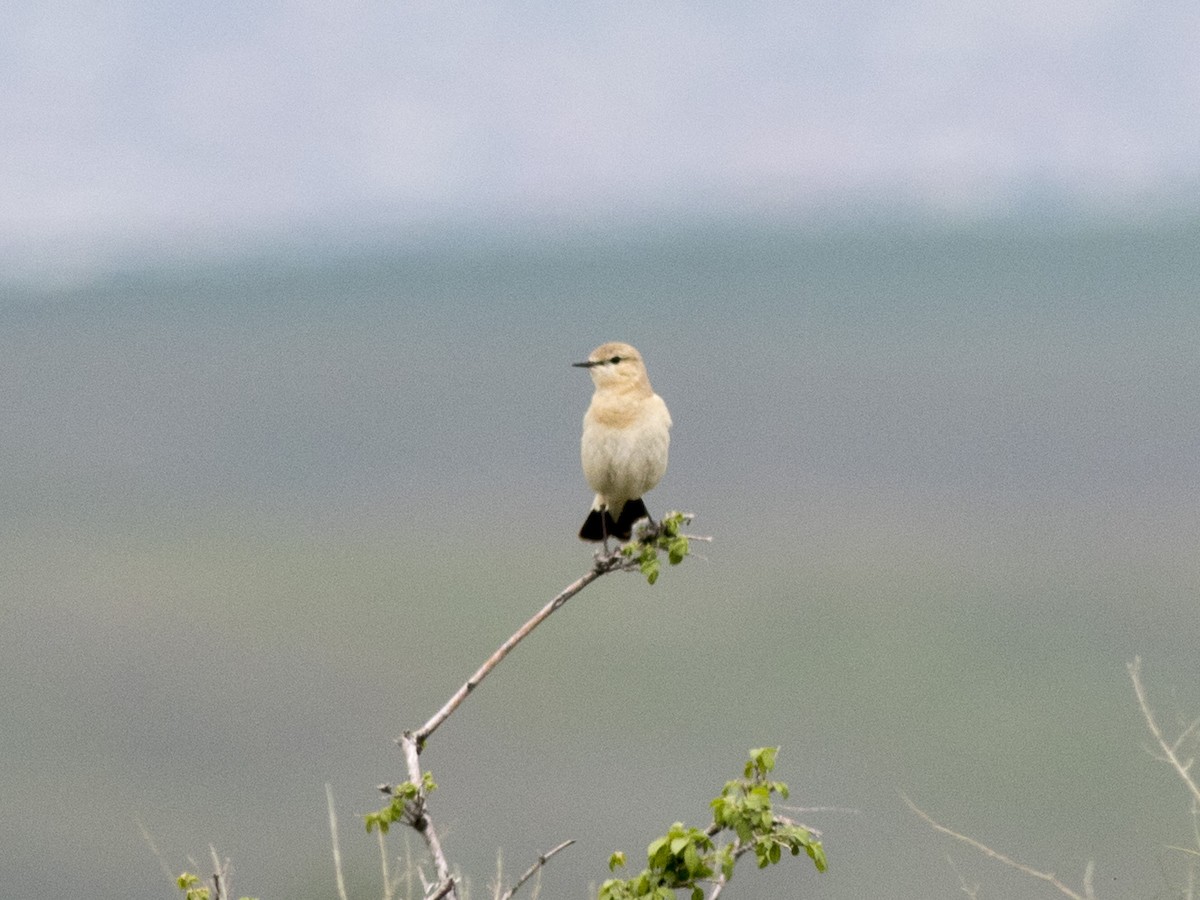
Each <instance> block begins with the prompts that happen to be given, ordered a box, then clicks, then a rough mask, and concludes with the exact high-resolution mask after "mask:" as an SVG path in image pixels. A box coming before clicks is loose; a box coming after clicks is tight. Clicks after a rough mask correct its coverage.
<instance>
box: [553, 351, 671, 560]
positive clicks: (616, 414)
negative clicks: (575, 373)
mask: <svg viewBox="0 0 1200 900" xmlns="http://www.w3.org/2000/svg"><path fill="white" fill-rule="evenodd" d="M572 365H574V366H579V367H581V368H585V369H587V370H588V372H589V373H590V374H591V376H592V381H593V382H594V383H595V385H596V391H595V393H593V394H592V402H591V404H590V405H589V406H588V408H587V413H586V414H585V415H584V417H583V438H582V439H581V441H580V460H581V461H582V463H583V474H584V477H585V478H586V479H587V483H588V485H589V486H590V487H591V489H592V490H593V491H595V492H596V499H595V501H594V502H593V503H592V509H591V511H590V512H589V513H588V517H587V519H586V520H585V521H584V523H583V527H582V528H581V529H579V537H580V539H581V540H585V541H603V542H604V543H605V545H607V544H608V539H609V538H610V537H613V538H618V539H620V540H628V539H629V537H630V535H631V534H632V533H633V523H634V522H636V521H637V520H638V519H642V518H649V516H650V514H649V512H648V511H647V510H646V504H645V503H644V502H643V501H642V495H643V494H645V493H646V492H647V491H649V490H650V489H651V488H652V487H654V486H655V485H656V484H658V482H659V480H661V479H662V477H663V474H664V473H665V472H666V471H667V448H668V446H669V445H670V442H671V435H670V428H671V414H670V413H669V412H667V404H666V403H665V402H663V398H662V397H660V396H658V394H656V393H654V389H653V388H652V387H650V379H649V377H647V375H646V366H645V364H644V363H643V362H642V356H641V354H640V353H638V352H637V350H635V349H634V348H633V347H631V346H630V345H629V344H623V343H620V342H615V341H614V342H610V343H607V344H601V345H600V346H599V347H597V348H596V349H595V350H593V351H592V352H591V355H590V356H588V358H587V361H586V362H579V363H572ZM652 521H653V520H652Z"/></svg>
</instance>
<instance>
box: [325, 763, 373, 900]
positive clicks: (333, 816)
mask: <svg viewBox="0 0 1200 900" xmlns="http://www.w3.org/2000/svg"><path fill="white" fill-rule="evenodd" d="M325 803H326V805H327V806H328V807H329V837H330V840H332V841H333V870H334V872H335V873H336V874H337V891H338V897H339V898H340V900H347V897H346V880H345V878H343V877H342V848H341V847H340V846H338V827H337V813H336V812H334V809H333V787H332V786H331V785H330V784H329V782H328V781H327V782H325ZM381 833H382V830H381Z"/></svg>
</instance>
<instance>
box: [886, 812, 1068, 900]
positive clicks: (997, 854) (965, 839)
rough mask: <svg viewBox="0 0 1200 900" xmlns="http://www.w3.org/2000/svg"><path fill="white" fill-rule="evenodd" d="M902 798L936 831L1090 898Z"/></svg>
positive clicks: (1000, 860)
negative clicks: (947, 824) (955, 828)
mask: <svg viewBox="0 0 1200 900" xmlns="http://www.w3.org/2000/svg"><path fill="white" fill-rule="evenodd" d="M900 799H902V800H903V801H904V802H905V803H907V804H908V808H909V809H911V810H912V811H913V812H915V813H916V814H917V815H918V816H920V817H921V818H922V819H924V820H925V821H926V822H927V823H929V825H930V826H931V827H932V828H933V829H934V830H935V831H940V832H941V833H942V834H945V835H949V836H950V837H952V838H954V839H955V840H956V841H962V842H963V843H964V844H966V845H968V846H970V847H974V848H975V849H976V850H978V851H979V852H980V853H982V854H983V855H984V856H987V857H990V858H991V859H994V860H996V861H997V862H1001V863H1004V865H1006V866H1009V867H1010V868H1013V869H1016V870H1017V871H1018V872H1023V873H1024V874H1026V875H1028V876H1030V877H1031V878H1038V879H1040V880H1042V881H1044V882H1046V883H1047V884H1051V885H1053V886H1054V887H1056V888H1058V890H1059V891H1060V892H1061V893H1062V894H1064V895H1065V896H1067V897H1071V898H1072V900H1088V898H1087V897H1085V896H1084V895H1083V894H1077V893H1076V892H1075V891H1073V890H1071V889H1070V888H1069V887H1067V886H1066V885H1065V884H1063V883H1062V882H1061V881H1059V880H1058V878H1057V877H1056V876H1055V875H1054V874H1053V873H1051V872H1041V871H1038V870H1037V869H1034V868H1031V867H1030V866H1027V865H1025V864H1024V863H1019V862H1017V861H1016V860H1015V859H1013V858H1012V857H1009V856H1005V855H1004V854H1003V853H1000V852H999V851H997V850H993V849H992V848H991V847H989V846H988V845H987V844H984V843H981V842H980V841H977V840H975V839H974V838H970V837H967V836H966V835H965V834H959V833H958V832H957V831H955V830H954V829H952V828H947V827H946V826H945V825H942V824H941V823H939V822H936V821H935V820H934V819H933V818H932V817H931V816H930V815H929V814H928V813H927V812H925V811H924V810H923V809H921V808H920V807H919V806H917V804H915V803H913V802H912V801H911V800H909V799H908V797H907V796H905V795H904V794H900Z"/></svg>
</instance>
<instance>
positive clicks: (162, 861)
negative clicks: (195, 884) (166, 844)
mask: <svg viewBox="0 0 1200 900" xmlns="http://www.w3.org/2000/svg"><path fill="white" fill-rule="evenodd" d="M134 821H135V822H137V827H138V830H139V831H140V832H141V833H142V840H144V841H145V842H146V844H147V845H148V846H149V847H150V852H151V853H153V854H154V858H155V859H157V860H158V867H159V868H160V869H162V873H163V875H164V876H165V877H166V879H167V881H174V880H175V873H173V872H172V871H171V867H170V866H168V865H167V860H166V858H165V857H164V856H163V855H162V853H160V852H159V850H158V845H157V844H155V843H154V836H153V835H152V834H150V832H149V831H148V830H147V829H146V826H145V825H143V824H142V820H141V819H134Z"/></svg>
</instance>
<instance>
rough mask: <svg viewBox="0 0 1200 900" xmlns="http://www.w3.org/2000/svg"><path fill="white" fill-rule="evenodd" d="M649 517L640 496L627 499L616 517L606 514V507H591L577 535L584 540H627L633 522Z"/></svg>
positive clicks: (631, 533) (630, 534)
mask: <svg viewBox="0 0 1200 900" xmlns="http://www.w3.org/2000/svg"><path fill="white" fill-rule="evenodd" d="M649 517H650V513H649V512H648V511H647V510H646V504H645V503H643V502H642V499H641V498H640V497H639V498H638V499H636V500H630V501H628V502H627V503H626V504H625V506H624V508H622V510H621V515H620V516H618V517H617V518H616V519H613V517H612V516H610V515H609V514H608V510H607V509H606V510H603V511H601V510H598V509H593V510H592V511H591V512H590V513H588V517H587V519H586V520H585V521H584V523H583V527H582V528H580V529H579V537H580V539H581V540H584V541H602V540H604V539H605V538H606V537H610V538H617V539H618V540H622V541H627V540H629V538H630V537H631V536H632V535H633V523H634V522H636V521H637V520H638V519H647V518H649Z"/></svg>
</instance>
